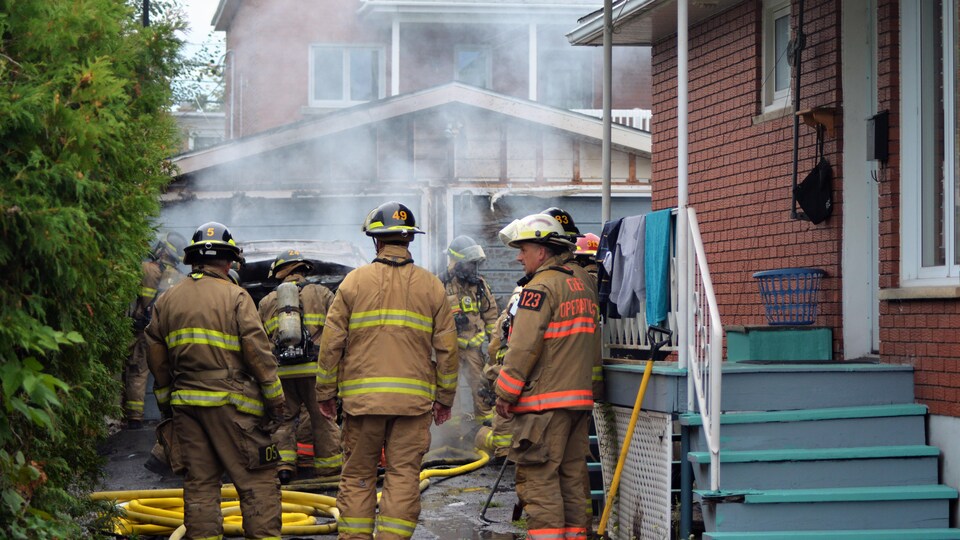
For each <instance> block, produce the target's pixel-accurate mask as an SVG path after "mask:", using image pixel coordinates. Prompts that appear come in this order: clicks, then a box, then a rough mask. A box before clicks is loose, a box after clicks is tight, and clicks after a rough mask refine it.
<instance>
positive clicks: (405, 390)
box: [340, 377, 437, 399]
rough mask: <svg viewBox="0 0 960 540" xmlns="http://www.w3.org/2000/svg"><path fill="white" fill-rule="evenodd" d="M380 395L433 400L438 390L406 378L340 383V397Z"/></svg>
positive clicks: (369, 379)
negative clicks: (402, 395) (421, 397)
mask: <svg viewBox="0 0 960 540" xmlns="http://www.w3.org/2000/svg"><path fill="white" fill-rule="evenodd" d="M378 393H387V394H408V395H412V396H423V397H425V398H428V399H433V398H434V396H435V395H436V393H437V389H436V386H434V385H432V384H430V383H428V382H425V381H421V380H418V379H408V378H405V377H370V378H366V379H353V380H350V381H343V382H341V383H340V395H341V396H343V397H347V396H358V395H363V394H378Z"/></svg>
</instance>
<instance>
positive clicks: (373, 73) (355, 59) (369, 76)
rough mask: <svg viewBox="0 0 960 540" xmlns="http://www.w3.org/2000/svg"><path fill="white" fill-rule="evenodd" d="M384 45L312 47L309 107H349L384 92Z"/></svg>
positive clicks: (377, 97)
mask: <svg viewBox="0 0 960 540" xmlns="http://www.w3.org/2000/svg"><path fill="white" fill-rule="evenodd" d="M384 55H385V53H384V49H383V48H382V47H353V46H350V47H346V46H330V45H313V46H311V47H310V106H311V107H346V106H349V105H355V104H358V103H363V102H366V101H371V100H374V99H380V98H382V97H384V95H385V86H384V81H385V80H386V72H385V69H386V67H385V62H384Z"/></svg>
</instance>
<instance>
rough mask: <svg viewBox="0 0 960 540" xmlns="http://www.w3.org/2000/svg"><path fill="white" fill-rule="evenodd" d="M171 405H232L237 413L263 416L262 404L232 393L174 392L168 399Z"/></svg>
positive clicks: (204, 391) (256, 400)
mask: <svg viewBox="0 0 960 540" xmlns="http://www.w3.org/2000/svg"><path fill="white" fill-rule="evenodd" d="M170 404H171V405H181V406H194V407H222V406H223V405H233V406H234V407H235V408H236V409H237V410H238V411H240V412H245V413H247V414H252V415H254V416H263V402H262V401H260V400H259V399H251V398H248V397H246V396H243V395H240V394H235V393H233V392H222V391H218V392H212V391H206V390H174V391H173V395H172V396H171V398H170Z"/></svg>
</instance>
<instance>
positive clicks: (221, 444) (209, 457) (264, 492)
mask: <svg viewBox="0 0 960 540" xmlns="http://www.w3.org/2000/svg"><path fill="white" fill-rule="evenodd" d="M184 253H185V255H184V262H185V263H186V264H188V265H191V266H192V269H193V270H192V272H191V273H190V275H189V277H187V278H186V279H184V280H183V281H181V282H180V283H178V284H177V285H175V286H174V287H173V288H171V289H170V290H168V291H167V292H166V293H164V295H163V296H162V297H160V298H158V299H157V302H156V304H155V306H154V312H153V319H152V320H151V322H150V325H149V326H148V327H147V342H148V347H149V348H148V356H147V360H148V362H149V365H150V371H152V372H153V376H154V379H155V381H156V387H155V393H156V396H157V402H158V405H159V406H160V410H161V412H162V413H163V415H164V416H165V417H171V416H172V418H173V420H172V423H173V430H172V434H173V437H172V438H173V445H175V446H178V448H179V454H180V455H181V456H182V469H183V472H184V473H185V477H184V481H183V502H184V525H185V526H186V536H185V538H189V539H194V540H196V539H206V538H220V537H221V535H222V534H223V517H222V514H221V511H220V488H221V484H222V482H221V477H222V475H223V473H224V472H226V473H227V474H229V475H230V478H231V479H232V480H233V483H234V485H235V486H236V488H237V492H238V493H239V494H240V509H241V512H242V514H243V532H244V536H245V537H246V538H248V539H261V540H266V539H270V540H279V539H280V528H281V521H280V514H281V511H280V483H279V482H278V481H277V472H276V466H277V463H278V461H279V458H280V456H279V453H278V452H277V448H276V445H275V444H273V442H272V441H271V439H270V433H271V431H272V429H271V427H272V426H275V425H278V423H279V421H280V420H281V419H282V418H283V417H284V396H283V388H282V387H281V384H280V379H279V377H278V376H277V360H276V358H274V356H273V350H272V349H273V348H272V347H271V344H270V340H269V339H267V334H266V332H264V330H263V324H262V323H261V322H260V317H259V316H258V315H257V308H256V306H255V305H254V301H253V298H251V297H250V294H249V293H248V292H247V291H245V290H244V289H243V288H241V287H239V286H237V285H236V284H235V283H233V282H232V281H231V280H230V278H229V276H228V272H229V270H230V263H231V262H232V261H238V262H239V261H242V260H243V257H242V254H241V250H240V248H239V247H238V246H237V245H236V243H235V242H234V239H233V236H232V235H231V234H230V231H229V230H228V229H227V228H226V227H224V226H223V225H222V224H220V223H216V222H210V223H206V224H204V225H201V226H200V227H199V228H198V229H197V231H196V233H194V235H193V239H192V241H191V243H190V245H188V246H187V247H186V248H185V249H184ZM174 465H175V469H176V468H178V467H180V464H177V463H175V464H174Z"/></svg>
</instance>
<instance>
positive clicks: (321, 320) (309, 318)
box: [303, 313, 327, 326]
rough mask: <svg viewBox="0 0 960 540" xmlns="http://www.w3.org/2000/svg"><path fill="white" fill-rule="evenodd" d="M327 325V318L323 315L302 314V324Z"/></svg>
mask: <svg viewBox="0 0 960 540" xmlns="http://www.w3.org/2000/svg"><path fill="white" fill-rule="evenodd" d="M326 323H327V316H326V315H325V314H323V313H304V314H303V324H309V325H311V326H323V325H324V324H326Z"/></svg>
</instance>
